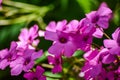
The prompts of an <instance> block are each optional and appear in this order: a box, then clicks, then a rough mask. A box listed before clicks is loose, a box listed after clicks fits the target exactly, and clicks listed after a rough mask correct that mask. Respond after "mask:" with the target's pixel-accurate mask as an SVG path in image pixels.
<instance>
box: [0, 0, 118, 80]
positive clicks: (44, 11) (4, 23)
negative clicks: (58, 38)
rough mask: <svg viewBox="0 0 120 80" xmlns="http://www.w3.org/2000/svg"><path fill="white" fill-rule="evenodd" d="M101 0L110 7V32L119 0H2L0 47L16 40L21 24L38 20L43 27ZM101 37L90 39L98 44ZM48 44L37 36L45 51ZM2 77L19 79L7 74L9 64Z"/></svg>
mask: <svg viewBox="0 0 120 80" xmlns="http://www.w3.org/2000/svg"><path fill="white" fill-rule="evenodd" d="M101 2H106V3H107V4H108V6H109V7H110V8H111V9H112V11H113V19H112V20H111V21H110V25H109V29H107V30H106V31H105V32H106V33H107V34H108V35H109V36H110V35H111V33H112V32H113V31H114V30H115V29H116V28H117V27H118V26H120V0H3V3H2V9H0V49H4V48H8V47H9V45H10V42H11V41H17V40H18V35H19V33H20V30H21V28H24V27H31V26H32V25H34V24H38V25H39V27H40V29H42V30H44V29H45V26H46V25H47V24H48V23H49V22H50V21H60V20H63V19H66V20H68V22H69V21H70V20H73V19H77V20H81V19H82V18H84V17H85V14H86V13H89V12H90V11H92V10H97V9H98V7H99V5H100V3H101ZM102 40H103V39H100V40H97V39H95V40H94V41H95V43H97V44H99V45H102ZM50 44H51V43H50V42H48V41H45V40H44V38H41V43H40V45H44V46H39V47H40V48H42V49H44V51H46V50H47V49H48V47H49V46H50ZM21 75H22V74H21ZM6 76H7V77H8V78H9V79H7V78H6ZM3 79H5V80H23V78H22V77H21V76H19V77H11V76H10V73H9V68H7V69H6V70H5V71H0V80H3ZM71 80H72V79H71Z"/></svg>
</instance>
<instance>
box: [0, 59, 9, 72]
mask: <svg viewBox="0 0 120 80" xmlns="http://www.w3.org/2000/svg"><path fill="white" fill-rule="evenodd" d="M9 63H10V62H8V61H7V59H4V60H2V61H1V62H0V69H2V70H4V69H5V68H6V67H7V66H8V65H9Z"/></svg>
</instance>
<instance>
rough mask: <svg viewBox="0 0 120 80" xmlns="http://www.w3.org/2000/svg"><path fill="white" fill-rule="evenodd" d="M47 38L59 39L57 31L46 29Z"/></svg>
mask: <svg viewBox="0 0 120 80" xmlns="http://www.w3.org/2000/svg"><path fill="white" fill-rule="evenodd" d="M45 39H47V40H52V41H56V40H57V39H58V36H57V34H56V33H55V32H50V31H46V32H45Z"/></svg>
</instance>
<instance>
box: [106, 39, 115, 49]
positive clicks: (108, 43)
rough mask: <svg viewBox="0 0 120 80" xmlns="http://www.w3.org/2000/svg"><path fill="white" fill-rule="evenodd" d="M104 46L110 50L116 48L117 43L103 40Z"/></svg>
mask: <svg viewBox="0 0 120 80" xmlns="http://www.w3.org/2000/svg"><path fill="white" fill-rule="evenodd" d="M104 46H105V47H106V48H112V47H115V46H117V43H116V41H115V40H110V39H105V40H104Z"/></svg>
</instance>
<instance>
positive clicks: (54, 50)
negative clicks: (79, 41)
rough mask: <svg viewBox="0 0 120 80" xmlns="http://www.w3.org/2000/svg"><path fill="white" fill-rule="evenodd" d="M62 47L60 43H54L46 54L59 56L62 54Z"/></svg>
mask: <svg viewBox="0 0 120 80" xmlns="http://www.w3.org/2000/svg"><path fill="white" fill-rule="evenodd" d="M63 48H64V45H62V44H60V43H54V44H53V45H52V46H51V47H50V48H49V49H48V52H49V53H50V54H53V55H55V56H60V55H61V54H62V51H63Z"/></svg>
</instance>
